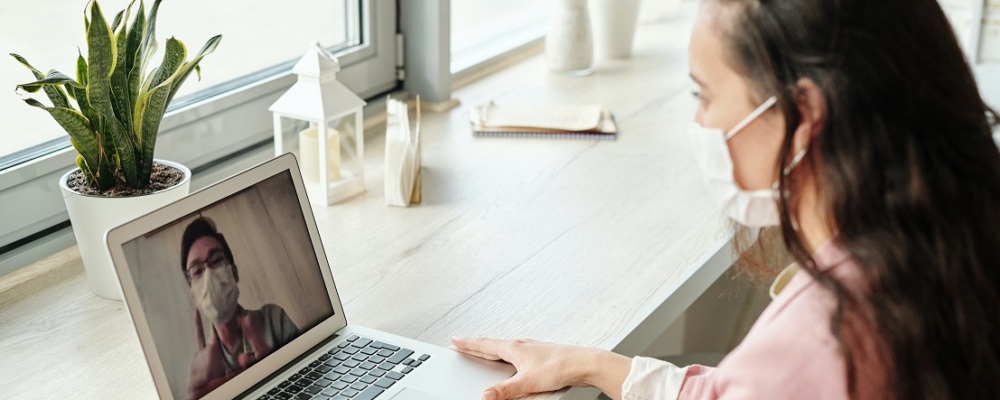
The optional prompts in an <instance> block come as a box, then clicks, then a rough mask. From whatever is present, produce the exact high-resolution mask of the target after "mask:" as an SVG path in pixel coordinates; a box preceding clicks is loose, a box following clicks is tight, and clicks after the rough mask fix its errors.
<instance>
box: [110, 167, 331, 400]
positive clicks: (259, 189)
mask: <svg viewBox="0 0 1000 400" xmlns="http://www.w3.org/2000/svg"><path fill="white" fill-rule="evenodd" d="M201 215H202V216H205V217H208V218H211V219H212V220H213V221H214V222H215V224H216V228H217V229H218V230H219V232H220V233H222V234H223V235H224V236H225V238H226V241H227V242H228V243H229V246H230V248H231V249H232V251H233V258H234V261H235V263H236V267H237V268H238V270H239V275H240V282H239V288H240V299H239V302H240V305H242V306H243V307H245V308H248V309H257V308H260V307H261V306H262V305H264V304H268V303H273V304H277V305H279V306H281V307H282V308H284V310H285V312H286V313H288V316H289V318H291V319H292V322H294V323H295V325H296V326H298V327H299V328H300V329H303V328H305V327H307V326H311V325H313V324H315V323H317V322H318V321H319V319H321V318H323V317H325V316H328V315H330V314H332V313H333V309H332V307H331V305H330V303H329V297H328V296H327V294H326V289H325V288H324V285H323V278H322V276H321V275H320V271H319V267H318V264H317V261H316V258H315V253H314V252H313V249H312V242H311V241H310V240H309V233H308V231H307V230H306V229H305V222H304V219H303V216H302V213H301V211H300V207H299V204H298V199H297V198H296V196H295V189H294V187H293V186H292V182H291V178H290V177H289V176H287V174H285V175H278V176H275V177H273V178H270V179H268V180H267V181H264V182H262V183H260V184H258V185H256V186H255V187H253V188H251V189H248V190H246V191H243V192H241V193H239V194H236V195H234V196H232V197H230V198H228V199H226V200H223V201H222V202H220V203H217V204H215V205H213V206H210V207H208V208H206V209H204V210H203V211H202V213H201ZM197 217H198V214H193V215H189V216H187V217H185V218H183V219H181V220H180V221H178V222H177V223H175V224H173V225H170V226H168V227H165V228H163V229H161V230H158V231H155V232H153V233H151V234H148V235H146V236H144V237H141V238H139V239H136V240H135V241H133V242H130V243H128V244H126V246H125V253H126V257H127V258H128V260H129V267H130V269H131V270H132V275H133V277H134V279H135V281H136V285H137V289H138V292H139V296H140V297H141V298H142V304H143V310H144V311H145V313H146V316H147V319H148V321H149V325H150V329H151V331H152V332H154V336H156V337H155V340H156V344H157V350H158V352H159V355H160V357H161V359H162V362H163V364H164V366H165V368H166V373H167V377H168V379H170V381H171V389H172V391H173V392H174V395H175V396H176V397H178V398H186V395H187V389H186V388H187V383H188V367H189V365H190V363H191V360H192V359H193V357H194V353H195V350H196V341H195V340H196V339H195V324H194V306H193V304H192V302H191V299H190V295H189V293H190V292H189V290H188V284H187V281H186V280H185V279H184V275H183V272H181V266H180V265H181V236H182V235H183V233H184V229H185V228H186V227H187V225H188V223H190V221H192V220H193V219H195V218H197ZM203 325H204V326H205V327H206V329H211V328H210V327H211V325H210V324H209V323H208V322H207V321H206V322H205V323H204V324H203ZM206 337H208V336H207V334H206Z"/></svg>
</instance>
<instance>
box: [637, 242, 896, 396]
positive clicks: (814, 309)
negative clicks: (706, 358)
mask: <svg viewBox="0 0 1000 400" xmlns="http://www.w3.org/2000/svg"><path fill="white" fill-rule="evenodd" d="M813 259H814V260H815V261H816V263H817V265H818V266H819V267H820V269H823V270H826V271H828V272H829V273H830V274H831V275H832V276H833V277H834V278H835V279H838V280H840V281H841V282H843V283H844V284H845V285H847V287H848V288H849V289H851V290H861V289H862V284H861V279H860V277H859V275H858V272H859V270H858V268H859V267H858V265H857V264H856V263H855V262H854V261H853V260H852V259H851V258H850V255H849V254H847V253H846V252H844V251H843V250H841V249H840V248H838V247H837V246H836V244H835V243H834V242H833V241H832V240H831V241H829V242H827V243H825V244H824V245H822V246H820V247H819V248H818V249H817V250H816V251H815V253H814V254H813ZM835 305H836V302H835V298H834V295H833V294H832V293H831V292H830V291H828V290H826V289H824V288H823V287H822V286H820V285H819V283H817V282H816V281H815V280H814V279H813V278H812V277H811V276H810V275H809V274H807V273H806V272H804V271H799V272H797V273H795V275H794V276H793V277H792V278H791V280H790V281H789V282H788V283H787V285H785V287H784V288H783V290H781V292H780V294H778V295H777V296H776V297H775V299H774V301H773V302H771V304H770V305H768V307H767V308H766V309H765V310H764V312H763V314H761V316H760V318H758V319H757V322H755V323H754V326H753V328H751V329H750V332H749V333H747V336H746V337H745V338H744V339H743V342H742V343H740V345H739V346H737V347H736V348H735V349H733V351H732V352H730V353H729V355H728V356H726V358H725V359H723V360H722V362H721V363H719V366H718V367H717V368H711V367H705V366H700V365H692V366H689V367H684V368H679V367H676V366H674V365H672V364H670V363H667V362H665V361H660V360H656V359H652V358H646V357H635V358H634V359H633V360H632V370H631V372H630V373H629V376H628V378H626V379H625V383H624V384H623V385H622V397H623V399H626V400H639V399H650V400H651V399H847V398H849V397H850V396H849V394H848V390H847V376H846V370H845V368H844V365H845V361H844V357H843V356H842V354H841V351H840V349H839V344H838V343H837V340H836V339H835V338H834V337H833V334H832V333H831V331H830V315H831V313H832V312H833V310H834V307H835ZM863 345H864V346H865V347H866V348H868V349H871V348H873V342H872V341H871V339H869V340H868V341H867V343H864V344H863ZM876 364H880V363H876ZM884 377H885V371H884V369H883V368H882V367H881V366H880V365H870V364H869V365H865V366H864V368H863V371H859V378H858V390H859V391H858V394H859V398H862V399H872V398H881V397H883V396H881V393H882V385H881V382H883V381H884Z"/></svg>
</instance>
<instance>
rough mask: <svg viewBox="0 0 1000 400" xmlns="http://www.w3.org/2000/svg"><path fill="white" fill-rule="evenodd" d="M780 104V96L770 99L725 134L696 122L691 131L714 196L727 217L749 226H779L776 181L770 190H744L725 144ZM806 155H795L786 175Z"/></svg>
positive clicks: (803, 153) (704, 176)
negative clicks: (734, 170) (736, 176)
mask: <svg viewBox="0 0 1000 400" xmlns="http://www.w3.org/2000/svg"><path fill="white" fill-rule="evenodd" d="M777 101H778V99H777V97H774V96H771V97H770V98H769V99H767V100H766V101H764V103H763V104H761V105H760V106H759V107H757V109H756V110H754V111H753V112H751V113H750V115H747V116H746V118H743V120H742V121H740V122H739V123H738V124H736V126H734V127H733V129H731V130H729V132H723V131H722V129H712V128H705V127H703V126H701V125H698V124H697V123H695V124H694V126H693V127H691V129H690V130H689V135H690V136H691V140H692V141H693V142H694V144H695V145H696V146H695V147H697V149H696V151H695V156H696V157H697V158H698V163H699V164H700V165H701V170H702V177H703V178H704V180H705V184H706V185H708V188H709V190H710V191H711V192H712V196H713V197H715V200H716V201H717V202H718V203H719V205H721V206H722V208H723V211H724V212H725V213H726V215H728V216H729V217H730V218H732V219H734V220H736V222H739V223H740V224H743V225H745V226H749V227H765V226H773V225H778V224H779V223H780V221H781V220H780V218H779V216H778V200H777V181H775V184H774V186H773V187H772V188H771V189H759V190H744V189H742V188H740V187H739V185H738V184H736V178H735V176H734V175H733V159H732V157H731V156H730V155H729V146H728V145H726V142H727V141H729V139H730V138H732V137H733V136H736V134H737V133H739V132H740V130H742V129H743V128H744V127H746V126H747V125H749V124H750V123H751V122H753V121H754V120H755V119H757V117H760V115H761V114H763V113H764V112H765V111H767V110H768V109H769V108H771V107H772V106H774V104H775V103H777ZM803 156H805V150H803V151H801V152H799V153H798V154H796V155H795V157H794V158H793V160H792V162H791V163H790V164H789V165H788V166H787V167H785V168H784V171H783V174H785V175H787V174H788V173H789V172H790V171H791V170H792V168H794V167H795V166H796V165H797V164H798V163H799V161H800V160H802V157H803Z"/></svg>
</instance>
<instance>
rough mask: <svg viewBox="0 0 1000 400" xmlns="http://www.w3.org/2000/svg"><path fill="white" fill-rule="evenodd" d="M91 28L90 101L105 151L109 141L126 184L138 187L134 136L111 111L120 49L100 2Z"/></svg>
mask: <svg viewBox="0 0 1000 400" xmlns="http://www.w3.org/2000/svg"><path fill="white" fill-rule="evenodd" d="M90 19H91V22H90V29H89V31H88V32H87V48H88V54H87V83H88V84H87V100H88V101H89V102H90V105H91V107H93V109H94V111H95V113H96V114H97V115H98V116H99V120H100V122H99V123H98V126H99V129H98V130H97V131H98V132H103V133H105V135H103V137H102V138H103V139H104V140H105V145H104V148H105V149H106V150H107V149H108V143H109V142H108V140H111V141H112V143H113V144H114V154H116V155H117V156H118V159H119V160H121V161H120V162H121V170H122V174H123V175H124V176H125V182H126V183H127V184H128V185H129V186H132V187H138V186H137V184H138V177H139V173H138V169H137V164H136V143H135V140H134V136H133V135H129V134H127V133H126V129H125V128H124V127H123V126H122V124H121V123H120V122H119V121H118V119H117V118H116V117H115V112H114V110H113V108H112V97H111V96H112V94H111V75H112V73H113V71H114V69H115V64H116V61H117V51H118V48H117V46H116V45H115V39H114V32H112V31H111V28H110V27H109V26H108V24H107V20H105V19H104V15H103V14H102V13H101V9H100V6H99V5H98V4H97V2H96V1H95V2H93V3H91V7H90Z"/></svg>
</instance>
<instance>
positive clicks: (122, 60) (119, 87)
mask: <svg viewBox="0 0 1000 400" xmlns="http://www.w3.org/2000/svg"><path fill="white" fill-rule="evenodd" d="M134 3H135V0H133V1H131V2H129V5H128V7H127V8H125V10H124V11H122V12H123V13H125V17H124V18H125V19H124V20H125V21H128V18H129V16H130V15H131V13H132V5H133V4H134ZM127 35H128V29H127V25H126V26H123V27H122V29H121V30H118V33H117V34H116V35H115V47H116V55H117V60H116V62H115V69H114V71H112V72H111V101H112V104H113V105H114V107H113V111H114V113H115V118H116V119H118V122H119V123H120V124H121V126H122V127H123V128H125V134H126V135H129V136H132V135H133V132H132V103H131V102H130V99H129V92H128V72H129V69H128V59H129V54H128V50H127V48H126V42H127V41H128V40H127Z"/></svg>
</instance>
